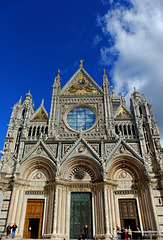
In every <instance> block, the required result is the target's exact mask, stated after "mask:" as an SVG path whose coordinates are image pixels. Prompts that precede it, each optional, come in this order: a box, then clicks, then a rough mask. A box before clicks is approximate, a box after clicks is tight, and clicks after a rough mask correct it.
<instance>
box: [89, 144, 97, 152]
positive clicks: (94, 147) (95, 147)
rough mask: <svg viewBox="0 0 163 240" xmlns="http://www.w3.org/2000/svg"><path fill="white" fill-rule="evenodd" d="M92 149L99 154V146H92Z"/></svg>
mask: <svg viewBox="0 0 163 240" xmlns="http://www.w3.org/2000/svg"><path fill="white" fill-rule="evenodd" d="M90 145H91V147H92V148H93V149H94V150H95V152H97V153H98V154H99V144H90Z"/></svg>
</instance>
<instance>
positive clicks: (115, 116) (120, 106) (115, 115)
mask: <svg viewBox="0 0 163 240" xmlns="http://www.w3.org/2000/svg"><path fill="white" fill-rule="evenodd" d="M121 108H124V110H125V111H126V112H127V114H128V115H129V116H130V117H131V119H132V120H133V119H134V117H133V115H132V114H131V113H130V112H129V110H128V109H127V108H126V107H125V106H124V105H123V104H120V105H119V107H118V109H117V110H116V112H115V114H114V116H113V117H114V119H117V120H120V118H117V115H118V112H119V111H120V109H121ZM126 119H130V118H126ZM123 120H124V118H123Z"/></svg>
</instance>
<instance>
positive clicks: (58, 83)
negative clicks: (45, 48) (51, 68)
mask: <svg viewBox="0 0 163 240" xmlns="http://www.w3.org/2000/svg"><path fill="white" fill-rule="evenodd" d="M60 80H61V77H60V69H58V75H57V76H56V77H55V79H54V84H53V87H54V88H59V89H60V88H61V82H60Z"/></svg>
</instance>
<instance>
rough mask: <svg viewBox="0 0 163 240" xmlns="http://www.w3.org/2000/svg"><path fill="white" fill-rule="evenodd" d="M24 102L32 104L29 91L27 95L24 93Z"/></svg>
mask: <svg viewBox="0 0 163 240" xmlns="http://www.w3.org/2000/svg"><path fill="white" fill-rule="evenodd" d="M24 101H26V102H32V95H31V93H30V90H29V92H28V93H26V95H25V100H24Z"/></svg>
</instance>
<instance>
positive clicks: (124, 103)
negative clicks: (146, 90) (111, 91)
mask: <svg viewBox="0 0 163 240" xmlns="http://www.w3.org/2000/svg"><path fill="white" fill-rule="evenodd" d="M121 102H122V105H123V106H126V100H125V96H124V93H123V92H121Z"/></svg>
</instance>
